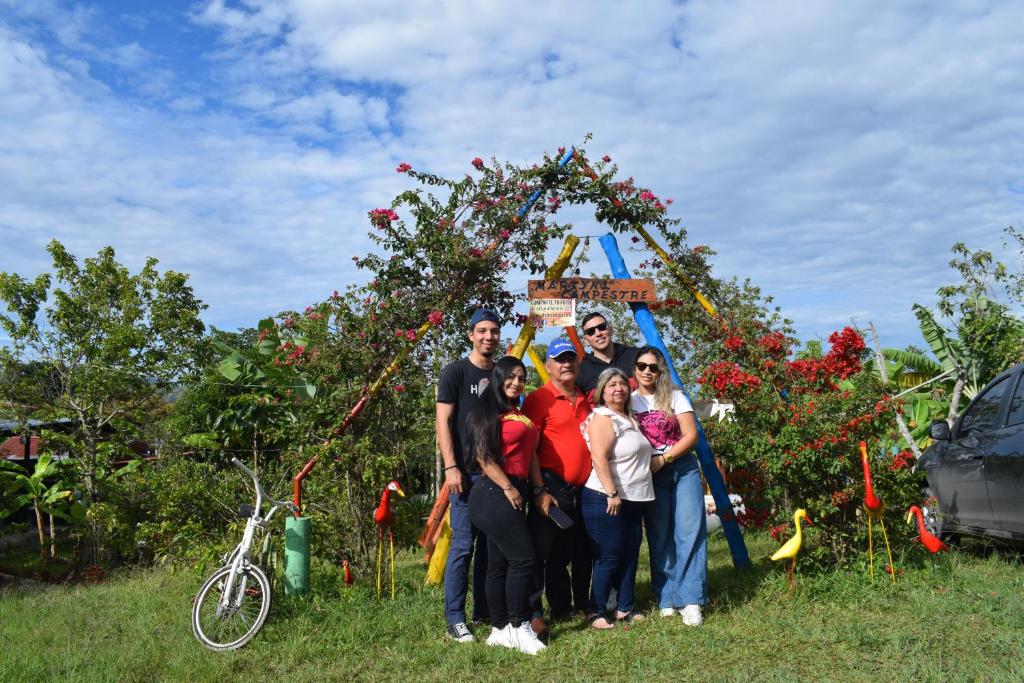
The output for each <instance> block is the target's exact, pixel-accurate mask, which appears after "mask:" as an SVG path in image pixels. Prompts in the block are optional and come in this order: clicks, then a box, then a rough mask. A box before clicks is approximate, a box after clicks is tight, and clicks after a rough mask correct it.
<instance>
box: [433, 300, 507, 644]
mask: <svg viewBox="0 0 1024 683" xmlns="http://www.w3.org/2000/svg"><path fill="white" fill-rule="evenodd" d="M469 341H470V344H472V350H471V351H470V353H469V356H468V357H467V358H462V359H460V360H457V361H455V362H454V363H451V364H449V365H446V366H445V367H444V369H443V370H441V379H440V381H439V382H438V387H437V422H436V429H437V446H438V449H439V450H440V451H441V457H442V458H443V459H444V477H445V483H444V485H445V487H446V488H447V489H448V503H449V506H450V507H449V517H448V523H449V525H450V526H451V530H452V540H451V546H450V547H449V549H448V563H447V564H446V565H445V570H444V616H445V620H446V621H447V622H448V635H449V636H451V638H452V639H454V640H455V641H457V642H460V643H470V642H473V641H474V640H475V638H474V637H473V633H472V632H471V631H470V630H469V627H468V626H467V625H466V589H467V584H468V583H469V565H470V560H471V559H472V560H473V620H474V621H478V620H484V619H487V618H488V612H487V600H486V598H485V597H484V577H485V575H486V573H487V539H486V538H485V537H484V535H483V534H482V533H480V532H479V531H478V530H477V529H476V528H474V527H473V525H472V524H471V523H470V521H469V491H470V489H471V488H472V486H473V481H474V479H476V478H478V477H479V476H480V473H479V469H480V468H479V466H478V465H477V463H476V459H475V458H472V457H469V455H467V454H468V453H469V452H470V451H469V448H468V447H467V444H466V416H467V415H468V414H469V411H470V410H471V409H472V408H473V406H474V405H476V402H477V401H478V400H479V399H480V397H481V396H482V395H483V392H484V390H485V389H486V388H487V386H488V384H489V383H490V381H491V371H492V369H493V368H494V354H495V352H496V351H497V350H498V346H499V345H500V343H501V321H500V319H499V318H498V315H497V313H495V312H494V311H492V310H491V309H489V308H479V309H477V310H476V311H474V313H473V315H472V317H471V318H470V320H469ZM474 541H475V544H476V554H475V556H474V553H473V546H474Z"/></svg>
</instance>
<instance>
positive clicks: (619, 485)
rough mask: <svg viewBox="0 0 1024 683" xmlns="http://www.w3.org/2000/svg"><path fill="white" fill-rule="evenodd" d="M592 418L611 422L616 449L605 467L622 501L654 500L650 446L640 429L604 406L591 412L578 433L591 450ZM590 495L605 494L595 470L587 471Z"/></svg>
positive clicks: (587, 485)
mask: <svg viewBox="0 0 1024 683" xmlns="http://www.w3.org/2000/svg"><path fill="white" fill-rule="evenodd" d="M594 415H604V416H606V417H610V418H611V420H612V429H613V430H614V431H615V446H614V448H613V450H612V452H611V453H610V454H609V458H608V465H609V466H610V467H611V471H612V481H614V482H615V490H616V492H618V494H619V497H620V498H622V499H623V500H633V501H638V502H639V501H646V500H654V481H653V480H652V479H651V444H650V442H649V441H648V440H647V439H646V438H645V437H644V435H643V434H641V433H640V429H639V428H638V427H637V424H636V422H635V421H634V420H631V419H629V418H625V417H622V416H621V415H619V414H618V413H616V412H615V411H614V410H612V409H611V408H608V407H607V406H598V407H597V408H594V412H592V413H591V414H590V415H589V416H588V417H587V419H586V420H584V421H583V424H581V425H580V430H581V431H582V432H583V439H584V440H585V441H586V442H587V447H588V448H589V447H590V432H589V430H588V428H589V427H590V421H591V420H592V419H593V418H594ZM584 486H586V487H587V488H588V489H591V490H592V491H600V492H601V493H608V491H605V490H604V486H602V485H601V480H600V479H598V478H597V470H596V469H593V470H591V471H590V478H589V479H587V483H586V484H584Z"/></svg>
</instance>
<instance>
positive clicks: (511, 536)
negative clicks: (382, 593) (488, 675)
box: [466, 356, 545, 655]
mask: <svg viewBox="0 0 1024 683" xmlns="http://www.w3.org/2000/svg"><path fill="white" fill-rule="evenodd" d="M525 386H526V367H525V366H524V365H523V362H522V361H521V360H519V359H518V358H515V357H514V356H506V357H504V358H501V359H500V360H498V361H497V362H496V363H495V364H494V371H493V374H492V376H491V382H490V384H489V385H488V386H487V389H485V390H484V394H483V396H481V397H480V402H479V403H478V404H477V405H476V407H474V408H473V410H472V411H471V412H470V413H469V415H468V416H467V417H466V432H467V436H468V443H469V444H472V447H471V453H472V455H473V457H475V458H476V460H477V462H479V463H480V470H481V471H482V472H483V474H484V477H483V478H482V479H481V480H480V482H479V483H478V484H475V485H474V486H473V490H472V491H471V492H470V494H469V519H470V521H472V522H473V525H474V526H475V527H477V528H478V529H480V531H482V532H484V533H485V534H487V579H486V583H485V587H484V591H485V594H486V596H487V605H488V607H489V609H490V612H491V634H490V636H488V638H487V644H488V645H501V646H503V647H508V648H512V649H516V650H519V651H520V652H525V653H526V654H531V655H535V654H537V653H538V652H540V651H541V650H543V649H545V646H544V643H542V642H541V641H540V640H539V639H538V638H537V635H536V634H535V633H534V632H533V629H532V628H530V593H532V592H533V540H532V539H531V537H530V532H529V530H528V529H527V526H526V504H525V502H526V491H527V487H528V478H529V475H530V467H531V466H536V465H534V464H533V462H534V460H536V458H537V436H538V434H539V431H540V430H539V429H538V428H537V426H536V425H534V424H533V422H532V421H531V420H530V418H528V417H526V416H525V415H523V413H522V412H520V410H519V407H518V406H519V398H520V396H521V395H522V393H523V388H524V387H525Z"/></svg>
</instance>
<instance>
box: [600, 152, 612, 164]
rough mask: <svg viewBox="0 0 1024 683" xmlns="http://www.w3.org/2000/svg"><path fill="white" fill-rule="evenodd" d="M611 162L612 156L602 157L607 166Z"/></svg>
mask: <svg viewBox="0 0 1024 683" xmlns="http://www.w3.org/2000/svg"><path fill="white" fill-rule="evenodd" d="M611 160H612V158H611V157H610V156H608V155H607V154H605V155H604V156H603V157H601V161H603V162H604V163H606V164H607V163H608V162H609V161H611Z"/></svg>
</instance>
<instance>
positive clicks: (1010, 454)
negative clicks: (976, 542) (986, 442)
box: [985, 370, 1024, 534]
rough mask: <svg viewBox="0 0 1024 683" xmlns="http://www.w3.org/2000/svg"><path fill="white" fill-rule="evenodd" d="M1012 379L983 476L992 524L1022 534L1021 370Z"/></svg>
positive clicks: (1023, 408)
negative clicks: (1006, 402)
mask: <svg viewBox="0 0 1024 683" xmlns="http://www.w3.org/2000/svg"><path fill="white" fill-rule="evenodd" d="M1014 381H1015V383H1016V387H1015V388H1014V390H1013V393H1012V394H1011V395H1010V401H1009V403H1008V404H1007V406H1006V419H1005V420H1003V421H1002V424H1003V427H1002V428H1001V429H998V430H996V431H995V432H994V434H993V436H994V437H995V439H994V441H993V442H992V445H991V447H990V450H989V452H988V454H987V456H986V457H985V477H986V479H987V483H988V499H989V503H990V504H991V506H992V526H991V528H993V529H997V530H999V531H1009V532H1013V533H1018V534H1024V372H1021V371H1020V370H1018V373H1017V376H1016V377H1015V378H1014Z"/></svg>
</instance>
